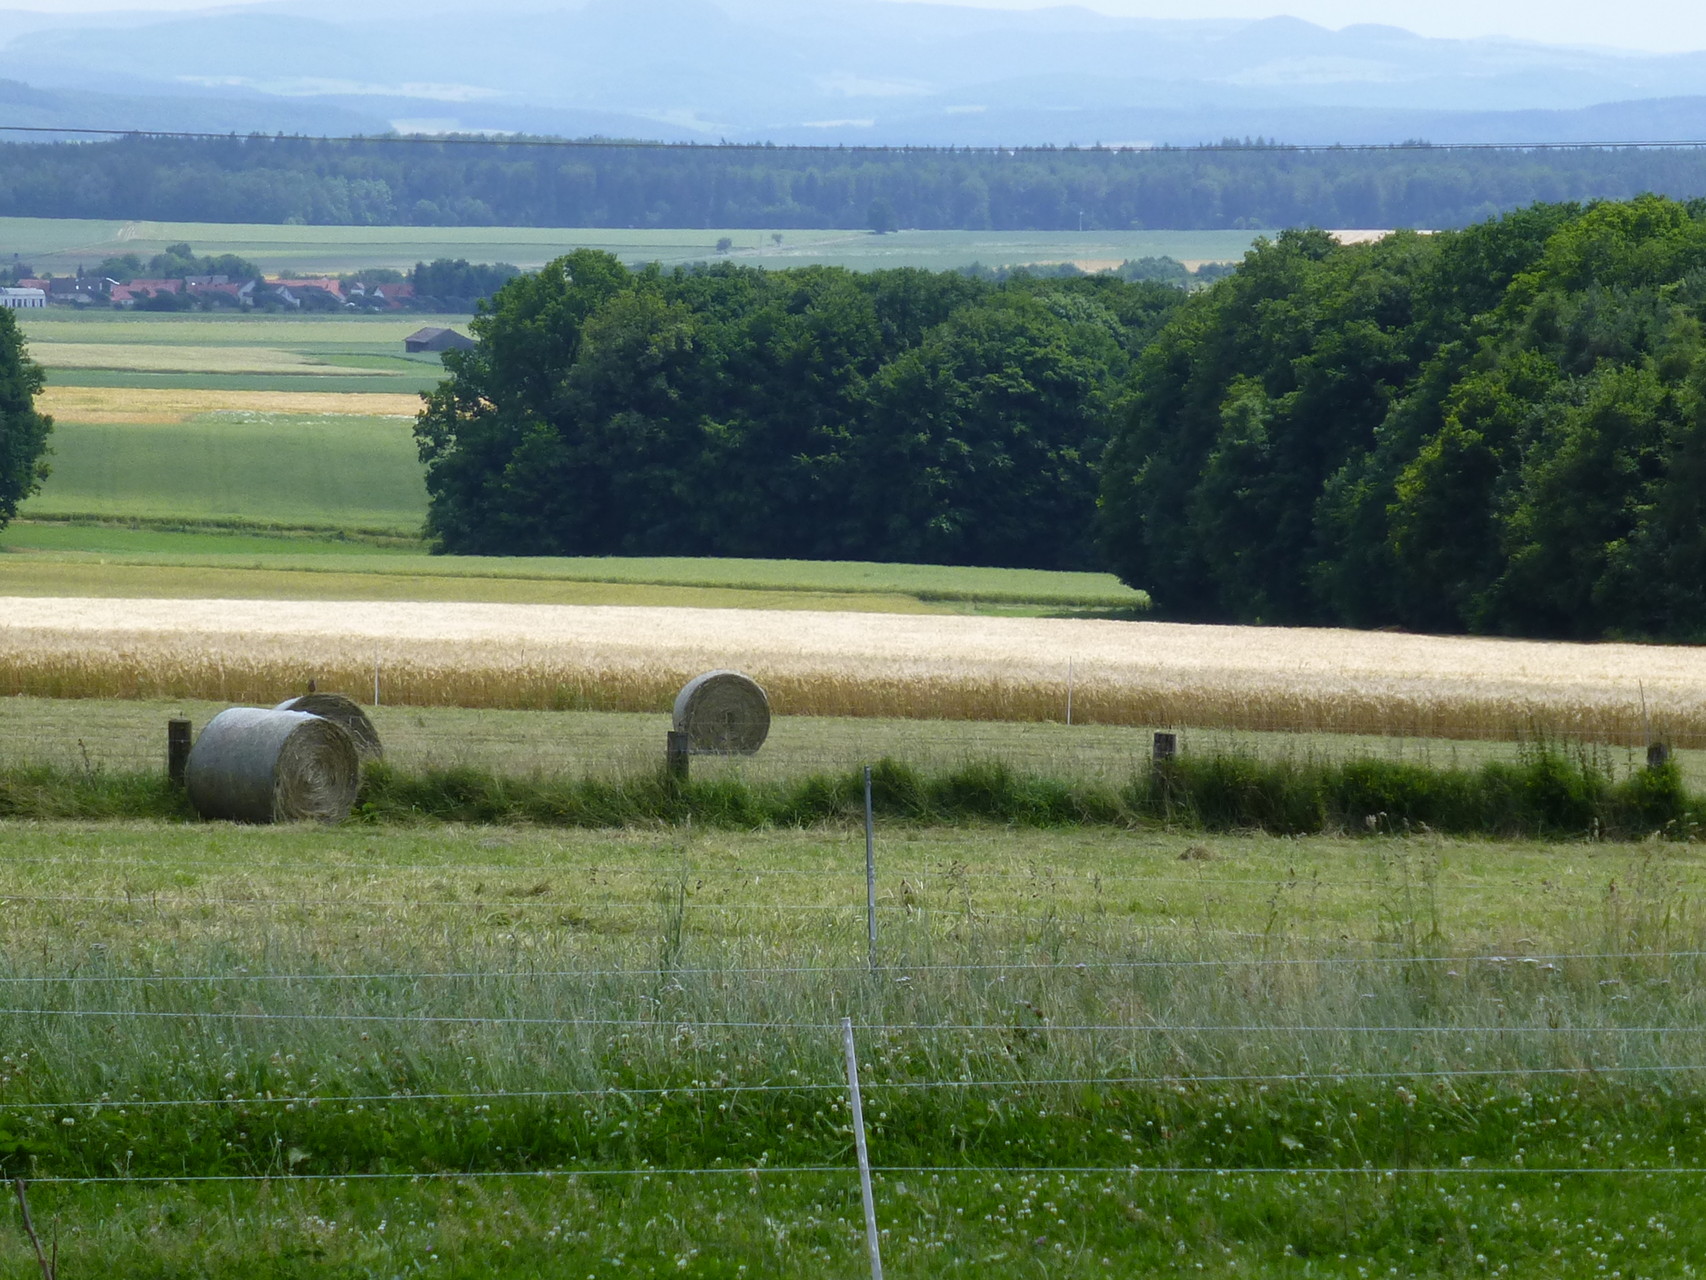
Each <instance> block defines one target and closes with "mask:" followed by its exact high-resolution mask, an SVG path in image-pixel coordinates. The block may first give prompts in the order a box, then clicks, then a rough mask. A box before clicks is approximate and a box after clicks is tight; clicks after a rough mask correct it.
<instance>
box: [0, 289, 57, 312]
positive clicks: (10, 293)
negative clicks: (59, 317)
mask: <svg viewBox="0 0 1706 1280" xmlns="http://www.w3.org/2000/svg"><path fill="white" fill-rule="evenodd" d="M46 305H47V294H46V293H44V292H42V290H40V289H0V307H7V308H10V309H11V310H14V311H16V310H19V309H21V308H24V307H45V306H46Z"/></svg>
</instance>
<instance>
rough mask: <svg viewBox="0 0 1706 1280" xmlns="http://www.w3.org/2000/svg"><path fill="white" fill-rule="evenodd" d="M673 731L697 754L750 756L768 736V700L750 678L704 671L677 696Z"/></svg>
mask: <svg viewBox="0 0 1706 1280" xmlns="http://www.w3.org/2000/svg"><path fill="white" fill-rule="evenodd" d="M675 731H676V732H677V733H685V734H686V735H687V737H688V741H689V742H690V743H691V744H692V746H691V749H692V751H693V752H694V753H695V754H696V755H718V756H750V755H753V754H755V753H756V752H757V751H758V749H759V748H760V747H762V746H763V745H764V739H765V738H767V737H768V736H769V735H770V699H769V698H767V697H765V696H764V690H763V689H761V688H759V687H758V682H757V681H756V680H753V679H752V678H751V677H750V676H744V675H742V674H741V673H740V672H738V671H707V672H706V673H705V674H704V675H702V676H695V677H694V678H693V679H692V680H689V681H688V682H687V684H686V685H685V686H684V687H683V688H682V690H681V692H680V693H679V694H677V695H676V698H675Z"/></svg>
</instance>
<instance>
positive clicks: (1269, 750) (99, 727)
mask: <svg viewBox="0 0 1706 1280" xmlns="http://www.w3.org/2000/svg"><path fill="white" fill-rule="evenodd" d="M322 687H324V686H322ZM289 692H291V691H289V690H286V691H285V693H289ZM350 692H351V693H352V694H354V695H355V696H357V697H358V698H359V699H360V701H361V702H362V703H363V704H364V705H367V709H368V714H369V715H370V716H371V717H372V719H373V722H374V724H375V726H376V727H377V728H378V730H379V733H380V737H381V738H382V740H383V741H384V743H385V744H386V753H387V758H388V759H389V760H390V761H391V762H392V763H393V764H395V765H396V766H397V767H398V768H399V769H401V770H403V771H405V772H409V773H421V772H425V771H431V770H454V769H477V770H486V771H490V772H492V773H494V774H497V775H500V776H510V777H522V778H541V777H543V778H551V777H601V778H618V777H624V776H634V775H639V774H643V773H645V772H646V771H647V770H649V769H653V768H655V767H657V766H658V765H659V764H660V763H661V762H662V759H663V742H664V735H665V733H666V732H667V731H668V729H669V727H670V724H669V717H668V714H667V710H666V709H664V708H659V709H658V710H654V711H649V712H637V711H630V712H622V711H506V710H496V709H482V710H474V709H469V708H463V707H423V706H385V705H381V706H378V707H373V706H371V705H368V704H370V702H371V697H372V688H371V685H369V686H368V687H367V688H365V689H351V690H350ZM282 696H283V695H282V694H281V698H282ZM381 696H383V689H382V690H381ZM227 705H228V704H227V703H224V702H214V701H207V700H204V699H196V698H177V699H167V700H162V699H142V700H138V699H129V698H126V699H87V698H85V699H55V698H33V697H18V696H14V697H9V698H5V699H3V700H0V768H16V767H23V766H29V765H32V764H41V765H49V766H53V767H56V768H61V769H72V770H74V769H96V770H110V771H118V772H124V771H128V770H153V769H156V768H158V767H159V766H160V765H161V763H162V761H163V760H164V758H165V756H164V752H165V723H166V721H167V720H168V719H170V718H173V717H178V716H183V717H187V718H188V719H189V720H190V721H191V722H192V723H193V724H194V725H196V726H197V727H198V728H199V727H200V726H201V725H204V724H206V723H207V721H208V720H210V719H212V718H213V717H214V716H215V715H217V714H218V713H219V712H220V711H222V710H224V709H225V707H226V706H227ZM1151 728H1152V726H1126V725H1096V724H1075V725H1066V724H1063V723H1059V722H1054V723H1047V722H1021V721H969V722H968V721H944V720H918V719H884V718H872V717H834V716H804V715H788V714H780V715H777V716H776V718H775V719H774V721H773V723H772V726H771V731H770V736H769V738H768V740H767V741H766V744H765V746H764V748H763V750H762V751H761V752H760V753H759V754H758V755H756V756H753V757H751V758H738V757H737V758H733V759H719V758H716V757H707V758H703V759H700V760H698V761H697V762H696V763H695V774H696V776H704V777H708V778H731V779H742V780H748V781H752V782H756V783H766V782H774V781H792V780H797V779H801V778H806V777H810V776H814V775H818V774H839V773H847V772H851V771H856V770H857V769H859V768H860V767H862V766H864V765H867V764H873V763H875V762H876V761H879V760H883V759H892V760H898V761H903V762H905V763H906V764H908V765H910V766H912V767H915V768H919V769H923V770H927V771H938V770H946V769H954V768H959V767H963V766H965V765H967V764H970V763H975V762H984V761H995V762H999V763H1000V764H1002V765H1005V766H1008V767H1010V768H1013V769H1015V770H1018V771H1021V772H1023V773H1027V774H1034V775H1040V776H1044V777H1052V778H1063V779H1074V780H1089V781H1095V782H1102V783H1119V782H1122V781H1124V780H1126V779H1129V778H1131V777H1132V776H1134V775H1135V774H1138V773H1141V772H1143V771H1144V770H1146V769H1147V768H1148V766H1149V760H1150V754H1151V749H1152V740H1151V733H1150V730H1151ZM1176 734H1177V737H1178V740H1179V747H1180V750H1181V751H1183V752H1184V753H1186V754H1187V755H1191V756H1199V757H1201V756H1218V755H1250V756H1254V757H1256V758H1258V759H1263V760H1293V761H1300V762H1307V761H1340V760H1393V761H1403V762H1406V763H1410V764H1416V765H1420V766H1424V767H1427V768H1433V769H1458V768H1474V767H1476V766H1478V765H1480V764H1483V763H1485V762H1487V761H1490V760H1503V761H1516V760H1519V759H1521V758H1522V757H1523V755H1524V753H1525V752H1526V751H1528V750H1529V749H1531V748H1532V747H1533V746H1534V744H1533V743H1532V742H1530V743H1521V742H1501V741H1489V740H1486V739H1460V740H1454V739H1446V738H1405V737H1376V736H1372V735H1368V734H1333V733H1314V734H1299V733H1282V732H1263V731H1259V730H1236V729H1194V728H1182V729H1179V730H1177V731H1176ZM1675 758H1676V761H1677V764H1678V765H1679V767H1680V769H1681V773H1682V779H1683V782H1684V785H1686V786H1687V787H1688V788H1690V789H1691V790H1697V791H1702V792H1706V751H1703V750H1698V749H1694V750H1688V749H1683V750H1678V751H1677V752H1676V756H1675ZM1593 759H1595V761H1596V762H1597V763H1598V764H1599V766H1600V767H1602V768H1603V769H1604V770H1605V771H1606V772H1607V773H1609V774H1611V775H1612V776H1614V777H1626V776H1628V775H1630V774H1631V773H1633V772H1634V771H1636V770H1637V769H1639V768H1640V767H1642V766H1643V765H1644V764H1645V763H1646V758H1645V753H1644V752H1643V751H1640V750H1638V749H1636V748H1633V747H1620V748H1610V747H1602V748H1599V749H1598V750H1597V752H1594V753H1593Z"/></svg>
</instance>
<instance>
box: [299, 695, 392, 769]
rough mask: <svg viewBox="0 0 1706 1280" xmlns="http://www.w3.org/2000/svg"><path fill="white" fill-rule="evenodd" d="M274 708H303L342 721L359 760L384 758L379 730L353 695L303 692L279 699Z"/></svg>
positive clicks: (340, 723)
mask: <svg viewBox="0 0 1706 1280" xmlns="http://www.w3.org/2000/svg"><path fill="white" fill-rule="evenodd" d="M274 710H275V711H305V712H307V713H308V714H309V715H311V716H319V717H320V718H321V719H322V720H330V721H331V722H332V723H333V724H337V725H342V726H343V728H344V731H345V732H346V733H348V734H349V736H350V737H351V738H352V739H354V741H355V749H356V753H357V754H358V755H360V756H361V760H362V763H363V764H366V763H367V762H368V761H369V760H383V759H384V758H385V748H384V746H383V745H382V744H381V743H380V741H379V730H377V729H375V728H374V727H373V721H371V720H369V719H368V718H367V712H365V711H363V710H362V709H361V708H360V707H359V706H357V705H356V703H355V700H354V699H352V698H346V697H345V696H344V695H343V694H341V693H305V694H303V695H302V696H301V697H300V698H291V699H290V700H289V701H287V702H281V703H279V704H278V706H277V707H275V708H274Z"/></svg>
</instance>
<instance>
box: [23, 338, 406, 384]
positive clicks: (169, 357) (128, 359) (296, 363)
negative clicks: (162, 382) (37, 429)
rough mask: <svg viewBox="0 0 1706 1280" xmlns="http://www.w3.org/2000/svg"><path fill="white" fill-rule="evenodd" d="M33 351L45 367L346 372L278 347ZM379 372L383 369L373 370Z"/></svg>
mask: <svg viewBox="0 0 1706 1280" xmlns="http://www.w3.org/2000/svg"><path fill="white" fill-rule="evenodd" d="M30 355H31V357H32V358H33V359H34V360H35V361H36V363H38V364H40V365H41V366H42V367H43V368H44V369H47V370H48V371H50V372H51V371H53V370H56V369H105V370H113V371H117V372H124V373H285V374H293V375H305V374H306V375H312V374H315V373H322V372H325V373H341V374H343V375H345V376H351V375H354V376H360V375H361V374H362V373H365V372H368V371H366V370H359V369H349V368H338V367H336V366H333V365H331V364H329V363H328V362H326V361H325V360H317V359H315V358H313V357H312V356H309V355H306V354H304V353H302V352H298V351H281V350H279V349H278V348H276V347H239V346H219V347H191V346H157V345H153V344H149V345H146V346H144V345H126V344H122V343H116V342H32V343H31V344H30ZM373 376H378V372H377V371H376V370H375V371H373Z"/></svg>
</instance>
